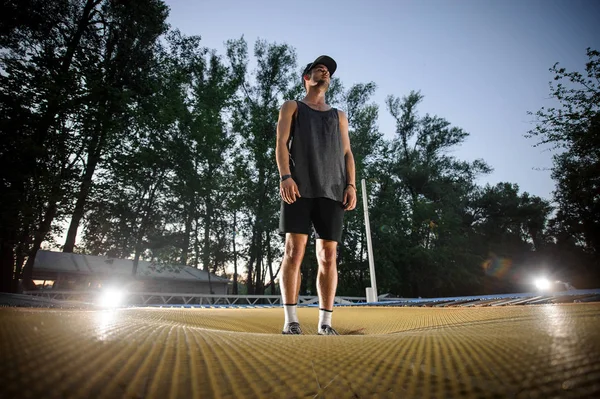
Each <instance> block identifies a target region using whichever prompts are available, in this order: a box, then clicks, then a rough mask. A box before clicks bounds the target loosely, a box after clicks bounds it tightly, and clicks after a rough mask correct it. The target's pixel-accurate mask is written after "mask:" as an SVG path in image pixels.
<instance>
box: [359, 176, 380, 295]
mask: <svg viewBox="0 0 600 399" xmlns="http://www.w3.org/2000/svg"><path fill="white" fill-rule="evenodd" d="M360 183H361V188H362V197H363V210H364V212H365V229H366V231H367V251H368V258H369V272H370V274H371V290H369V289H367V302H376V301H377V282H376V281H375V261H374V259H373V243H372V242H371V225H370V223H369V204H368V202H367V182H366V181H365V179H362V180H361V182H360ZM369 291H370V294H371V295H369ZM369 297H371V298H369Z"/></svg>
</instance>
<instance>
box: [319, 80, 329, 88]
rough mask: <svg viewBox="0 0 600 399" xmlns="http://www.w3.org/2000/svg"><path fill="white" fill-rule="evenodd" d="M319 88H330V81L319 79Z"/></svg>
mask: <svg viewBox="0 0 600 399" xmlns="http://www.w3.org/2000/svg"><path fill="white" fill-rule="evenodd" d="M317 86H325V87H329V81H328V80H327V79H319V81H318V82H317Z"/></svg>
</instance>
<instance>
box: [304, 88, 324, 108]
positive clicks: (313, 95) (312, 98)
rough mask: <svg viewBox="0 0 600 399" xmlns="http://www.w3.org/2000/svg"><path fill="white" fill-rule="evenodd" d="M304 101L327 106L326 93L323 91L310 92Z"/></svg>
mask: <svg viewBox="0 0 600 399" xmlns="http://www.w3.org/2000/svg"><path fill="white" fill-rule="evenodd" d="M304 101H305V102H307V103H311V104H317V105H320V104H325V91H323V90H310V89H309V90H308V93H306V97H304Z"/></svg>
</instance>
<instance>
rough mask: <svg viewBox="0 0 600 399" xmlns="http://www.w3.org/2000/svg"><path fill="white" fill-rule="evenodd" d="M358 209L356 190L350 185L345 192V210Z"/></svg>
mask: <svg viewBox="0 0 600 399" xmlns="http://www.w3.org/2000/svg"><path fill="white" fill-rule="evenodd" d="M354 208H356V190H355V189H354V187H352V186H350V185H348V186H347V187H346V189H345V190H344V209H345V210H347V211H351V210H352V209H354Z"/></svg>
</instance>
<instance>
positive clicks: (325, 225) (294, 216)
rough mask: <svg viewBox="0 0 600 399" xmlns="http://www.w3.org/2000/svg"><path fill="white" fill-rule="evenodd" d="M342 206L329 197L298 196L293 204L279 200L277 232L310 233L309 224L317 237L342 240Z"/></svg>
mask: <svg viewBox="0 0 600 399" xmlns="http://www.w3.org/2000/svg"><path fill="white" fill-rule="evenodd" d="M344 212H345V210H344V207H343V206H342V203H341V202H338V201H334V200H332V199H329V198H298V199H296V201H295V202H294V203H293V204H288V203H286V202H285V201H281V215H280V217H279V232H280V233H281V234H285V233H297V234H306V235H310V233H311V224H312V226H313V227H314V231H315V235H316V237H317V238H320V239H323V240H330V241H337V242H341V241H342V227H343V224H344Z"/></svg>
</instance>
